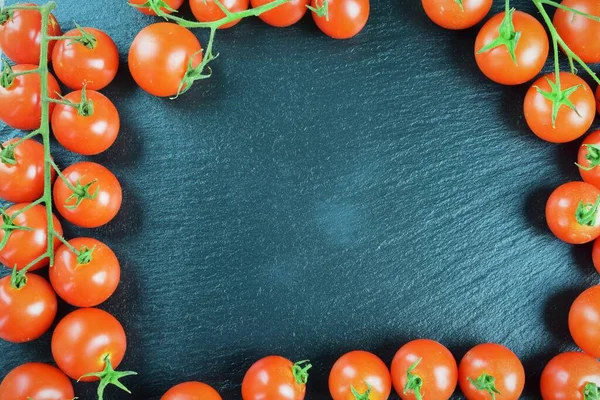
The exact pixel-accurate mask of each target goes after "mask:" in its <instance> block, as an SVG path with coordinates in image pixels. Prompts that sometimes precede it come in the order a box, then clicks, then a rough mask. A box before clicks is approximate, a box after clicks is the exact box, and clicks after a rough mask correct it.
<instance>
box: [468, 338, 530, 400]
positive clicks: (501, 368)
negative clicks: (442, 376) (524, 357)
mask: <svg viewBox="0 0 600 400" xmlns="http://www.w3.org/2000/svg"><path fill="white" fill-rule="evenodd" d="M458 383H459V384H460V389H461V390H462V392H463V394H464V395H465V397H466V398H467V400H483V399H491V398H494V394H499V395H501V398H502V399H505V400H518V399H519V397H520V396H521V393H522V392H523V388H524V387H525V369H524V368H523V364H521V361H520V360H519V358H518V357H517V356H516V355H515V353H513V352H512V351H510V350H509V349H507V348H506V347H504V346H502V345H499V344H495V343H484V344H480V345H478V346H475V347H473V348H472V349H471V350H469V351H468V352H467V354H465V356H464V357H463V359H462V361H461V362H460V365H459V367H458Z"/></svg>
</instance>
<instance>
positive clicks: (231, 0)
mask: <svg viewBox="0 0 600 400" xmlns="http://www.w3.org/2000/svg"><path fill="white" fill-rule="evenodd" d="M221 4H223V5H224V6H225V8H227V9H228V10H229V11H231V12H240V11H245V10H247V9H248V7H249V6H250V0H221ZM190 8H191V9H192V14H194V17H195V18H196V19H197V20H198V21H200V22H213V21H218V20H220V19H222V18H225V17H226V15H225V13H224V12H223V11H222V10H221V9H220V8H219V6H218V5H217V4H216V3H215V2H214V1H213V0H190ZM240 21H241V20H239V19H236V20H235V21H231V22H229V23H227V24H225V25H221V26H220V27H219V29H227V28H231V27H232V26H234V25H237V24H238V23H239V22H240Z"/></svg>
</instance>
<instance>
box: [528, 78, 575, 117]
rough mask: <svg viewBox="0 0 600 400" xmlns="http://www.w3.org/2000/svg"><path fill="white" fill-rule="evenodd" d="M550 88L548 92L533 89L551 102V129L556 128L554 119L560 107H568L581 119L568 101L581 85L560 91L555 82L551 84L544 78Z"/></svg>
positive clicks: (537, 88)
mask: <svg viewBox="0 0 600 400" xmlns="http://www.w3.org/2000/svg"><path fill="white" fill-rule="evenodd" d="M546 80H547V81H548V84H549V85H550V88H551V89H552V90H551V91H549V92H546V91H544V90H542V89H540V88H539V87H537V86H536V87H535V89H536V90H537V92H538V93H539V94H541V95H542V96H544V98H546V99H548V100H550V101H551V102H552V127H553V128H556V117H557V116H558V111H559V110H560V108H561V107H562V106H566V107H569V108H570V109H571V110H573V111H575V113H576V114H577V115H579V116H580V117H581V115H580V114H579V111H577V108H576V107H575V105H574V104H573V103H572V102H571V100H569V97H570V96H571V95H572V94H573V93H575V92H576V91H577V89H579V88H581V87H582V86H583V85H575V86H571V87H570V88H567V89H564V90H562V89H561V88H560V85H559V84H557V83H556V82H552V81H551V80H550V79H548V78H546Z"/></svg>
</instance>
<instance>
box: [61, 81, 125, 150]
mask: <svg viewBox="0 0 600 400" xmlns="http://www.w3.org/2000/svg"><path fill="white" fill-rule="evenodd" d="M81 97H82V93H81V91H79V90H78V91H76V92H71V93H69V94H67V95H66V96H65V99H66V100H68V101H71V102H73V103H80V102H81ZM86 98H87V100H88V101H90V102H91V104H92V107H85V108H82V109H77V108H75V107H71V106H68V105H63V104H58V105H57V106H56V108H55V109H54V112H53V113H52V131H53V132H54V136H55V137H56V140H58V142H59V143H60V144H61V145H63V147H65V148H66V149H68V150H71V151H72V152H75V153H78V154H83V155H86V156H90V155H95V154H99V153H102V152H103V151H105V150H107V149H108V148H109V147H110V146H112V144H113V143H114V142H115V140H117V135H118V134H119V127H120V119H119V112H118V111H117V108H116V107H115V106H114V104H113V103H112V101H110V100H109V99H108V98H107V97H106V96H104V95H103V94H102V93H99V92H96V91H94V90H86Z"/></svg>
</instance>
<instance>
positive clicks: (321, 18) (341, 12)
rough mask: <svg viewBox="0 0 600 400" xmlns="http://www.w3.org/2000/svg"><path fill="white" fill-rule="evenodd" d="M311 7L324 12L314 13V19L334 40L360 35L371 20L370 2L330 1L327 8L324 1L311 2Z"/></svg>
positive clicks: (351, 0) (358, 0) (367, 0)
mask: <svg viewBox="0 0 600 400" xmlns="http://www.w3.org/2000/svg"><path fill="white" fill-rule="evenodd" d="M311 7H312V8H313V9H314V10H323V12H321V13H319V12H315V11H313V13H312V16H313V19H314V20H315V23H316V24H317V26H318V27H319V29H320V30H321V31H322V32H323V33H325V34H326V35H327V36H329V37H332V38H334V39H350V38H351V37H354V36H356V35H358V33H359V32H360V31H362V30H363V28H364V27H365V25H366V24H367V20H368V19H369V12H370V4H369V0H329V2H328V5H327V7H325V1H324V0H311ZM324 7H325V8H324ZM321 14H323V15H321Z"/></svg>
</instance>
